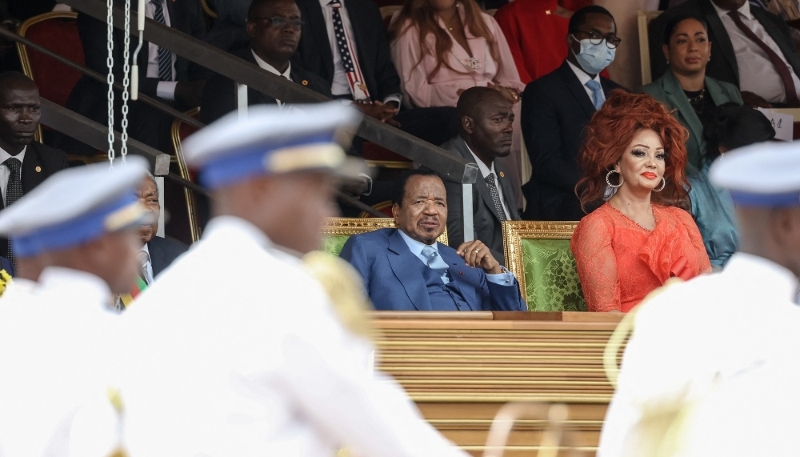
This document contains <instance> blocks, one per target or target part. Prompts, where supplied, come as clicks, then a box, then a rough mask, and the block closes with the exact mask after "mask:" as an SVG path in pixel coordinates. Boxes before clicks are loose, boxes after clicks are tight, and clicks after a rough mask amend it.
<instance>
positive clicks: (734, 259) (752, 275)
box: [724, 252, 798, 303]
mask: <svg viewBox="0 0 800 457" xmlns="http://www.w3.org/2000/svg"><path fill="white" fill-rule="evenodd" d="M724 274H726V275H730V276H734V277H735V276H741V281H739V280H737V283H746V282H753V281H757V282H758V286H759V290H760V291H762V292H763V294H769V295H771V296H775V297H780V299H781V300H787V301H789V302H791V303H795V301H796V300H797V284H798V280H797V277H796V276H795V275H794V274H793V273H792V272H791V271H789V270H787V269H786V268H784V267H782V266H780V265H778V264H777V263H775V262H772V261H770V260H767V259H765V258H763V257H758V256H754V255H752V254H746V253H744V252H737V253H736V254H733V256H731V258H730V260H729V261H728V263H727V264H726V265H725V270H724ZM768 301H769V300H764V302H765V303H766V302H768Z"/></svg>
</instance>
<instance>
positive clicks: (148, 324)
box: [121, 103, 464, 457]
mask: <svg viewBox="0 0 800 457" xmlns="http://www.w3.org/2000/svg"><path fill="white" fill-rule="evenodd" d="M296 108H297V110H293V111H290V112H286V111H280V109H279V108H278V107H276V106H275V107H267V106H264V107H262V106H258V107H252V108H251V109H250V111H249V113H248V118H247V119H246V120H240V119H239V118H238V115H237V114H235V113H234V114H232V115H228V116H226V117H223V118H222V119H220V120H219V121H218V122H216V123H214V124H212V125H210V126H209V127H207V128H205V129H204V130H201V131H200V132H199V133H197V134H195V135H194V136H192V137H191V138H189V139H188V140H187V142H186V158H187V161H188V163H189V165H190V166H191V167H194V168H197V169H198V170H199V171H200V179H201V182H202V184H203V185H204V186H206V187H207V188H208V189H209V190H211V192H212V195H213V200H212V202H213V204H214V208H213V210H214V214H215V217H214V218H213V219H212V220H211V222H210V223H209V224H208V227H207V228H206V231H205V233H204V234H203V238H202V240H200V241H199V242H198V243H196V244H195V245H194V246H193V247H192V249H191V250H190V251H189V252H188V253H187V254H186V255H184V256H182V257H181V258H179V259H178V260H177V261H176V262H175V263H174V264H173V265H172V266H171V267H170V268H169V269H168V270H167V271H165V272H164V274H163V275H162V276H161V277H160V278H159V280H158V281H156V282H155V283H154V284H153V285H152V287H150V288H149V289H147V291H145V293H144V294H142V295H141V298H140V299H139V301H137V305H136V306H135V307H132V308H131V309H130V310H129V311H128V312H127V313H126V315H125V316H123V320H125V321H126V326H125V327H126V328H125V330H126V332H127V333H126V334H125V337H124V339H123V341H124V345H125V347H124V349H123V362H124V363H123V364H124V366H125V367H127V368H128V369H127V370H126V371H125V372H124V376H123V378H122V379H123V385H122V389H121V391H122V398H123V401H124V403H125V405H126V416H125V417H126V427H125V428H126V432H127V433H126V444H127V447H128V450H129V451H130V454H131V455H132V456H134V457H137V456H147V457H158V456H169V457H173V456H196V455H208V456H267V455H269V456H325V455H332V452H333V450H335V449H336V448H338V447H341V446H344V445H347V446H348V447H350V448H351V449H353V450H354V451H356V453H357V455H360V456H364V457H369V456H389V457H393V456H398V457H401V456H409V457H410V456H415V457H419V456H423V457H424V456H437V457H438V456H462V455H464V454H462V453H461V452H460V451H458V449H457V448H455V447H453V446H452V444H451V443H449V442H447V441H446V440H445V439H444V438H442V437H441V436H440V435H439V434H438V433H437V432H436V431H435V430H434V429H433V428H432V427H431V426H430V425H428V424H427V423H425V421H424V420H422V418H421V417H420V415H419V413H418V412H417V410H416V409H415V408H414V406H413V404H412V403H411V400H410V399H409V398H408V397H407V396H406V395H405V394H404V392H403V391H402V390H401V389H400V388H399V387H398V386H397V385H396V384H395V383H394V382H393V381H392V380H390V379H388V378H386V377H385V376H383V375H381V374H379V373H377V374H376V373H373V372H371V371H370V370H368V369H367V362H366V361H367V359H368V357H367V356H366V355H367V354H369V352H370V351H371V349H372V347H371V345H370V344H369V343H368V342H367V340H366V339H362V338H361V337H357V336H354V335H353V334H351V333H350V332H348V331H347V330H345V328H344V327H343V324H342V323H341V322H342V321H341V320H340V318H339V316H337V314H336V311H335V310H334V308H333V306H332V305H331V302H330V300H329V298H328V296H327V294H326V293H325V291H324V290H323V288H322V286H321V285H320V283H319V282H317V281H316V280H315V279H313V278H312V277H311V276H309V274H308V273H306V271H305V269H304V267H303V264H302V263H301V261H300V259H299V257H298V256H299V255H301V254H304V253H307V252H309V251H312V250H315V249H317V248H318V247H319V246H320V244H321V239H320V228H321V226H322V224H323V223H324V220H325V217H327V216H330V215H333V213H334V211H335V210H334V206H333V200H332V196H333V193H334V189H335V188H336V184H337V182H336V175H337V174H339V175H353V174H354V173H357V171H359V170H355V169H352V170H351V169H350V168H357V167H353V166H352V165H353V163H352V162H350V161H349V160H352V159H347V158H346V156H345V154H344V150H343V149H342V147H343V146H344V147H346V143H348V142H349V139H350V138H352V134H353V132H354V131H355V129H356V127H357V126H358V123H359V121H360V115H358V114H357V111H355V110H354V109H352V108H350V107H347V106H343V105H341V104H339V103H331V104H322V105H297V106H296ZM361 288H362V287H361V286H358V287H355V288H354V289H355V290H360V289H361Z"/></svg>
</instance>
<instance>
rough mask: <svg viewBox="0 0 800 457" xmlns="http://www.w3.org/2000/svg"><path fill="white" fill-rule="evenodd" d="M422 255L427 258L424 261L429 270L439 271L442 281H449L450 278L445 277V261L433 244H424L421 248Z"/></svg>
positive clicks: (446, 267)
mask: <svg viewBox="0 0 800 457" xmlns="http://www.w3.org/2000/svg"><path fill="white" fill-rule="evenodd" d="M422 256H423V257H425V258H426V259H428V261H427V262H426V263H427V265H428V267H430V269H431V270H434V271H436V272H437V273H439V276H441V277H442V281H443V282H444V283H445V284H447V283H449V282H450V278H448V277H447V269H448V268H449V267H448V266H447V262H445V261H444V260H443V259H442V256H440V255H439V252H438V251H437V250H436V248H434V247H433V246H425V247H424V248H422Z"/></svg>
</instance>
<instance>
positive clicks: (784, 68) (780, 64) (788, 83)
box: [728, 10, 800, 108]
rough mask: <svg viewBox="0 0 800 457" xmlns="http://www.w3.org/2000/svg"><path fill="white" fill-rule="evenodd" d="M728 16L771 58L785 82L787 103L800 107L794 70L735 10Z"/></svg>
mask: <svg viewBox="0 0 800 457" xmlns="http://www.w3.org/2000/svg"><path fill="white" fill-rule="evenodd" d="M728 16H730V17H731V19H733V22H734V23H735V24H736V26H737V27H739V29H741V31H742V32H744V34H745V35H747V38H750V40H752V41H753V43H755V44H757V45H758V46H759V47H760V48H761V49H762V50H763V51H764V52H765V53H766V54H767V57H769V60H770V61H771V62H772V65H773V66H774V67H775V70H777V71H778V75H779V76H780V77H781V80H782V81H783V88H784V89H785V90H786V103H787V104H788V105H789V106H790V107H792V108H796V107H798V106H800V102H799V101H798V100H797V90H796V89H795V87H794V80H793V79H792V70H791V69H790V68H789V67H788V65H786V63H785V62H784V61H783V59H781V57H780V56H779V55H778V54H775V51H773V50H772V48H770V47H769V46H767V43H764V42H763V41H761V39H760V38H759V37H758V36H757V35H756V34H755V33H753V31H752V30H750V28H749V27H748V26H746V25H745V24H744V22H742V17H741V13H739V12H738V11H736V10H734V11H730V12H729V13H728Z"/></svg>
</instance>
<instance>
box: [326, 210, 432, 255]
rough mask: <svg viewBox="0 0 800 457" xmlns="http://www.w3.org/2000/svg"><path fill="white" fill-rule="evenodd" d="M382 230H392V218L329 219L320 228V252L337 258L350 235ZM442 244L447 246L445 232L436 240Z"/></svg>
mask: <svg viewBox="0 0 800 457" xmlns="http://www.w3.org/2000/svg"><path fill="white" fill-rule="evenodd" d="M382 228H394V219H392V218H388V217H387V218H349V217H331V218H328V221H327V223H326V224H325V226H324V227H322V246H321V247H320V250H322V251H325V252H327V253H328V254H333V255H336V256H338V255H339V253H340V252H342V247H344V243H346V242H347V239H348V238H350V236H352V235H358V234H359V233H366V232H371V231H373V230H378V229H382ZM438 241H439V242H440V243H442V244H447V230H445V232H444V233H442V235H441V236H440V237H439V238H438Z"/></svg>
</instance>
